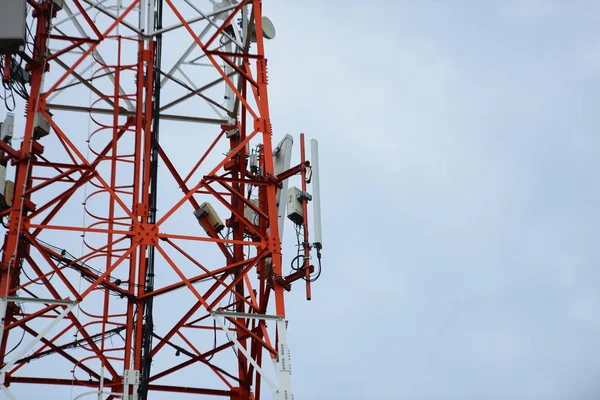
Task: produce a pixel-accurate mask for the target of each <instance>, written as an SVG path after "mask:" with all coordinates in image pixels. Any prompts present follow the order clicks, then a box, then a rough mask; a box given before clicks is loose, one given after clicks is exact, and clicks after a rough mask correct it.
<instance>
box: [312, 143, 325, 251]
mask: <svg viewBox="0 0 600 400" xmlns="http://www.w3.org/2000/svg"><path fill="white" fill-rule="evenodd" d="M310 158H311V161H310V165H311V169H312V176H311V178H310V179H311V180H312V185H313V194H312V198H313V215H314V227H313V231H314V235H315V236H314V238H315V243H314V245H315V247H316V248H317V249H321V247H323V246H322V242H321V186H320V183H319V142H317V141H316V140H315V139H312V140H311V141H310Z"/></svg>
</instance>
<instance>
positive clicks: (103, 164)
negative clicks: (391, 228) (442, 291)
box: [0, 0, 321, 400]
mask: <svg viewBox="0 0 600 400" xmlns="http://www.w3.org/2000/svg"><path fill="white" fill-rule="evenodd" d="M0 14H1V15H0V63H1V71H2V74H1V75H2V80H3V86H4V92H3V96H2V97H3V99H4V102H5V104H6V107H7V109H8V111H12V110H13V109H15V110H16V113H17V115H16V116H15V115H14V114H12V113H6V114H4V115H3V114H2V113H1V112H0V115H3V118H4V123H2V126H1V134H0V139H1V141H0V217H1V218H2V225H3V226H4V231H5V236H4V244H3V247H2V254H1V260H0V261H1V262H0V318H1V321H0V389H1V390H2V392H3V393H4V395H5V396H7V397H8V398H11V399H23V398H33V397H35V398H65V399H66V398H70V399H75V398H97V399H121V398H122V399H147V398H150V399H163V398H167V396H169V397H168V398H171V397H173V396H175V397H178V396H180V395H182V396H183V397H182V398H189V397H190V396H184V394H188V395H196V396H199V395H200V396H220V397H224V398H230V399H237V400H242V399H259V398H261V395H262V398H265V397H266V398H269V397H271V393H272V398H276V399H288V400H291V399H292V395H291V388H290V371H291V370H290V365H289V352H288V346H287V340H286V329H287V321H286V319H285V317H286V314H285V304H284V293H285V292H287V291H289V290H290V288H291V285H292V283H293V282H296V281H298V282H302V281H304V282H305V283H304V284H303V286H305V288H306V295H307V298H309V299H310V296H311V294H310V293H311V292H310V290H311V287H310V284H311V282H312V281H314V280H315V279H316V278H318V276H319V275H320V270H321V269H320V259H321V256H320V251H321V238H320V206H319V198H318V197H319V180H318V164H317V143H316V141H314V140H313V141H312V142H311V162H309V161H307V159H306V158H307V157H306V152H305V145H304V136H303V135H300V140H299V142H300V143H299V147H300V149H299V157H295V158H297V160H296V162H293V163H292V144H293V137H292V136H289V135H286V136H283V135H280V136H279V137H278V136H277V135H273V133H272V128H271V123H270V118H269V101H268V95H267V60H266V58H265V51H264V48H265V46H264V40H265V39H271V38H273V37H274V36H275V28H274V26H273V24H272V23H271V21H270V20H269V19H268V18H266V17H264V16H263V13H262V2H261V1H260V0H220V1H215V0H4V1H3V3H2V10H0ZM21 110H24V118H22V117H21V112H20V111H21ZM0 120H1V119H0ZM21 132H22V134H21ZM159 132H160V135H159ZM273 136H274V137H273ZM272 140H275V142H277V143H279V144H278V145H276V146H274V145H273V144H272ZM311 164H312V165H311ZM293 180H296V182H297V186H298V187H289V188H288V183H289V182H293ZM309 212H311V214H313V215H314V217H315V225H314V226H311V237H309V229H308V225H307V219H308V216H309ZM286 220H288V228H289V225H290V222H289V220H291V225H292V226H293V227H294V228H295V231H296V236H297V243H293V244H294V245H296V244H297V252H295V253H294V254H293V255H292V256H291V257H290V259H289V260H285V261H284V259H283V257H282V241H281V238H282V233H283V227H284V222H285V221H286ZM313 231H314V235H312V233H313ZM311 254H313V255H314V257H312V258H311ZM290 261H291V267H290V265H289V264H290ZM267 361H268V362H267ZM273 366H274V367H273ZM169 392H170V393H169ZM1 396H2V395H0V397H1Z"/></svg>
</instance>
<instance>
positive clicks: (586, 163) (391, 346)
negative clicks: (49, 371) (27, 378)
mask: <svg viewBox="0 0 600 400" xmlns="http://www.w3.org/2000/svg"><path fill="white" fill-rule="evenodd" d="M264 13H265V14H266V15H268V16H269V17H270V18H271V19H272V21H273V22H274V24H275V26H276V28H277V37H276V38H275V40H272V41H269V42H267V43H266V46H267V47H266V53H267V56H268V59H269V64H268V65H269V96H270V103H271V117H272V122H273V128H274V141H275V142H278V141H279V140H280V138H281V137H283V135H285V134H288V133H290V134H293V135H297V134H298V133H299V132H301V131H304V132H305V133H306V134H307V135H309V136H310V137H312V138H317V139H318V140H319V142H320V145H321V148H320V153H321V157H322V159H321V173H322V197H323V223H324V224H323V233H324V250H323V257H324V258H323V265H324V271H323V275H322V277H321V279H320V280H319V281H317V282H316V283H315V284H314V285H313V300H312V301H311V302H306V301H305V300H304V291H303V287H302V285H301V284H300V285H297V286H296V287H295V288H294V290H293V291H292V293H291V294H290V296H288V299H287V307H288V318H289V343H290V346H291V349H292V366H293V370H294V373H293V376H292V378H293V380H292V385H293V390H294V394H295V399H297V400H324V399H332V400H337V399H340V400H341V399H344V400H362V399H381V400H388V399H394V400H395V399H406V400H413V399H414V400H446V399H448V400H459V399H460V400H462V399H473V400H475V399H477V400H479V399H490V400H492V399H493V400H519V399H536V400H538V399H541V400H545V399H549V400H558V399H560V400H562V399H565V400H571V399H576V400H592V399H597V398H598V397H599V396H600V384H599V383H598V382H599V381H600V360H599V357H598V355H599V354H600V270H599V269H598V261H599V260H600V246H598V245H597V242H598V237H600V232H599V231H600V228H599V227H600V214H599V213H598V209H599V204H600V185H599V184H598V182H597V181H598V180H597V179H596V176H597V171H598V170H599V169H600V161H598V160H600V139H599V135H598V131H600V120H599V118H600V117H599V116H598V115H599V114H598V112H597V111H596V107H598V104H599V95H598V93H600V6H599V5H598V4H597V3H596V2H593V1H566V0H564V1H554V2H553V1H544V0H520V1H519V0H507V1H487V0H485V1H475V0H472V1H466V0H464V1H450V0H446V1H442V0H438V1H425V0H419V1H417V0H412V1H408V0H406V1H403V0H398V1H392V0H388V1H368V2H367V1H357V0H354V1H341V0H328V1H316V0H304V1H273V0H265V1H264ZM183 38H185V39H187V35H186V34H183V33H182V39H183ZM180 45H181V46H185V45H186V43H185V41H183V40H182V42H181V44H180ZM132 54H134V53H132ZM179 55H180V54H179V53H177V51H175V49H174V48H169V49H167V50H166V53H165V54H164V59H165V60H168V61H169V62H171V63H172V62H173V60H174V59H176V58H177V57H178V56H179ZM166 64H168V63H166ZM169 65H170V64H169ZM171 87H172V86H171ZM169 90H171V89H169ZM170 94H171V93H170ZM20 115H21V114H20V111H19V113H18V121H17V122H18V124H19V123H21V122H20V121H21V119H20V117H19V116H20ZM81 118H83V117H81ZM86 121H87V120H86ZM18 124H17V125H18ZM86 124H87V122H86ZM86 124H81V125H77V127H78V129H83V131H85V129H84V128H81V127H85V125H86ZM73 125H76V123H75V122H73ZM20 129H22V126H21V128H20ZM83 131H82V132H83ZM196 133H197V132H194V134H196ZM161 135H162V137H161V144H162V145H163V146H164V148H165V149H167V150H168V152H169V151H171V152H174V151H176V150H179V149H181V143H182V142H184V141H185V143H195V142H194V141H193V140H191V138H195V136H192V135H189V132H187V131H184V130H181V131H178V130H177V129H173V130H171V131H168V130H166V129H165V134H164V135H163V134H161ZM169 135H170V136H169ZM177 135H180V136H177ZM186 135H187V136H186ZM78 137H79V139H81V140H83V139H84V138H85V136H84V135H79V136H78ZM163 138H164V139H163ZM194 140H195V139H194ZM186 150H187V151H189V152H190V154H192V155H191V156H190V157H185V156H186V154H185V153H184V152H181V157H177V159H178V160H177V161H180V162H182V163H185V162H190V163H193V160H195V159H194V158H193V157H196V158H197V157H198V149H196V148H194V147H193V146H192V145H190V146H188V147H186ZM170 154H171V153H170ZM178 155H179V154H178ZM162 168H163V169H162V173H163V174H165V172H164V167H162ZM164 182H166V179H165V181H164ZM161 185H164V186H163V187H162V188H163V190H165V192H167V193H171V191H170V190H169V188H168V187H167V186H166V185H167V183H162V182H161ZM164 188H167V189H164ZM165 197H168V196H165ZM186 215H188V216H189V215H190V214H189V213H188V214H186ZM194 226H195V223H194ZM288 229H291V227H290V226H288ZM290 233H291V232H290ZM286 235H287V233H286ZM287 238H288V239H287V243H286V244H285V246H286V247H285V250H286V258H287V260H288V261H289V260H290V259H291V258H292V257H293V255H292V254H293V252H294V243H293V240H292V241H289V239H290V238H292V236H291V235H289V236H287ZM166 306H170V305H169V304H167V305H166ZM163 316H164V315H163ZM173 357H175V356H174V355H173ZM48 362H51V360H48ZM183 378H185V379H189V376H185V377H183ZM193 379H197V377H196V376H194V377H193ZM68 389H69V388H63V389H62V390H65V391H66V390H68ZM28 390H32V391H35V393H39V388H37V387H36V388H25V389H23V391H24V393H26V392H27V391H28ZM58 390H59V389H57V391H56V392H53V394H55V396H57V397H56V398H59V396H62V397H60V398H64V396H63V394H62V393H60V392H59V391H58ZM161 395H162V396H165V397H166V395H164V394H162V393H157V394H155V395H154V396H152V397H151V399H153V400H161V399H162V398H165V397H161Z"/></svg>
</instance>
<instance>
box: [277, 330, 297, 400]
mask: <svg viewBox="0 0 600 400" xmlns="http://www.w3.org/2000/svg"><path fill="white" fill-rule="evenodd" d="M277 337H278V338H279V341H278V343H277V378H278V379H279V390H278V393H277V400H292V399H293V397H292V385H291V375H292V366H291V364H290V350H289V348H288V343H287V321H286V320H284V319H279V320H277Z"/></svg>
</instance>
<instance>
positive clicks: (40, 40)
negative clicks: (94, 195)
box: [0, 2, 52, 365]
mask: <svg viewBox="0 0 600 400" xmlns="http://www.w3.org/2000/svg"><path fill="white" fill-rule="evenodd" d="M51 6H52V3H51V2H43V3H39V8H38V9H36V11H35V12H34V17H35V18H36V19H37V22H36V36H35V44H34V53H33V61H32V62H31V63H29V64H28V66H29V67H30V70H31V90H30V96H29V100H28V101H27V105H26V116H27V119H26V122H25V131H24V134H23V140H22V142H21V150H20V155H21V157H20V159H19V160H18V161H17V162H16V173H15V186H14V195H13V199H14V202H13V207H12V209H11V211H10V214H9V218H8V229H7V232H6V235H5V237H4V246H3V252H2V260H1V263H0V296H11V295H13V294H14V293H13V292H14V288H15V287H16V286H17V285H18V282H19V276H20V273H21V260H22V259H23V257H24V256H25V255H26V253H27V252H28V249H27V246H26V244H25V243H24V240H23V232H24V231H25V230H26V225H27V222H28V217H27V214H28V213H29V211H31V206H32V204H31V202H30V195H29V194H26V193H25V191H26V189H27V188H28V186H30V185H31V159H32V157H33V154H32V150H33V141H34V139H33V128H34V123H35V116H36V114H37V112H38V111H39V109H40V108H41V107H42V106H43V103H44V102H43V101H41V100H42V99H41V91H42V86H43V81H44V73H45V70H46V56H47V54H46V53H47V44H48V30H49V25H50V19H51V15H50V14H51V10H50V7H51ZM13 313H14V307H10V308H8V307H7V308H6V310H5V319H8V320H10V319H11V318H12V315H13ZM7 336H8V335H3V336H2V341H1V342H0V365H1V364H3V363H4V354H5V353H6V343H7Z"/></svg>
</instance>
